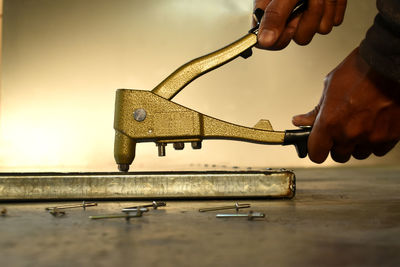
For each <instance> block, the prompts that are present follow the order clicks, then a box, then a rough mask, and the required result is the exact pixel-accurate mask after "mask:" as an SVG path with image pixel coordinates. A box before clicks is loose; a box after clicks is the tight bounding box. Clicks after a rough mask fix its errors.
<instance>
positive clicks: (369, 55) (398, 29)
mask: <svg viewBox="0 0 400 267" xmlns="http://www.w3.org/2000/svg"><path fill="white" fill-rule="evenodd" d="M377 7H378V10H379V13H378V15H377V16H376V17H375V21H374V25H372V27H371V28H370V29H369V30H368V32H367V35H366V37H365V39H364V40H363V41H362V42H361V45H360V54H361V56H362V57H363V58H364V59H365V60H366V61H367V62H368V64H369V65H370V66H371V67H372V68H374V69H375V70H377V71H378V72H380V73H382V74H383V75H385V76H387V77H389V78H391V79H393V80H395V81H397V82H398V83H400V0H377Z"/></svg>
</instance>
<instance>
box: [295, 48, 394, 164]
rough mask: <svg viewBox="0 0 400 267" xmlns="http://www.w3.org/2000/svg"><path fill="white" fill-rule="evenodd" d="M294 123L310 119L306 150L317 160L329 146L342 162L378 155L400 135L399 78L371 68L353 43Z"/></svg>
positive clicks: (305, 124)
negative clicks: (312, 103) (318, 95)
mask: <svg viewBox="0 0 400 267" xmlns="http://www.w3.org/2000/svg"><path fill="white" fill-rule="evenodd" d="M293 124H294V125H296V126H312V125H313V129H312V131H311V134H310V137H309V139H308V153H309V157H310V159H311V160H312V161H314V162H316V163H322V162H324V161H325V159H326V158H327V156H328V154H329V152H330V153H331V157H332V159H333V160H334V161H337V162H341V163H344V162H346V161H348V160H349V159H350V157H351V156H353V157H354V158H356V159H365V158H367V157H368V156H369V155H371V153H373V154H375V155H376V156H383V155H385V154H386V153H387V152H389V151H390V150H391V149H392V148H393V147H394V146H395V145H396V143H397V142H398V141H399V140H400V84H398V83H396V82H394V81H392V80H389V79H387V78H386V77H383V76H382V75H381V74H379V73H377V72H376V71H374V70H373V69H371V67H370V66H369V65H368V64H367V63H366V62H365V61H364V59H362V58H361V56H360V55H359V53H358V48H357V49H355V50H354V51H353V52H352V53H351V54H350V55H349V56H348V57H347V58H346V59H345V60H344V61H343V62H342V63H341V64H340V65H339V66H338V67H337V68H336V69H334V70H333V71H332V72H331V73H329V74H328V76H327V77H326V79H325V88H324V90H323V93H322V97H321V100H320V102H319V104H318V106H316V107H315V109H314V110H312V111H310V112H309V113H307V114H303V115H297V116H295V117H293Z"/></svg>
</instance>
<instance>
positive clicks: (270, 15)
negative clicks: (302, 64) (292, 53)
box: [254, 0, 347, 50]
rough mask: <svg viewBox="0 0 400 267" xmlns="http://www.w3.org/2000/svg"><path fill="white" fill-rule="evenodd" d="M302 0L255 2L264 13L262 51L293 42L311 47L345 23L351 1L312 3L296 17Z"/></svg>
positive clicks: (261, 30) (329, 0) (261, 32)
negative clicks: (295, 9) (315, 36)
mask: <svg viewBox="0 0 400 267" xmlns="http://www.w3.org/2000/svg"><path fill="white" fill-rule="evenodd" d="M298 1H299V0H254V9H257V8H261V9H262V10H264V11H265V12H264V15H263V18H262V20H261V22H260V28H259V33H258V44H257V47H258V48H262V49H268V50H280V49H283V48H285V47H286V46H287V45H288V44H289V43H290V41H291V40H292V39H293V40H294V41H295V42H296V43H297V44H299V45H307V44H309V43H310V42H311V40H312V38H313V37H314V35H315V34H316V33H320V34H328V33H329V32H331V30H332V28H333V27H334V26H338V25H340V24H341V23H342V21H343V17H344V13H345V10H346V4H347V0H308V6H307V9H306V10H305V11H304V12H303V13H301V14H299V15H297V16H295V17H294V18H292V19H291V20H290V21H289V22H288V19H289V16H290V15H291V13H292V11H293V9H294V7H295V6H296V4H297V2H298Z"/></svg>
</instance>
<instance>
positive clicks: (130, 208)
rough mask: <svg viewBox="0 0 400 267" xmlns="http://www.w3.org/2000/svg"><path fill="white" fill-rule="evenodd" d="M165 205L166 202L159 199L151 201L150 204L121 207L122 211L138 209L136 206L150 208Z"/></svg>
mask: <svg viewBox="0 0 400 267" xmlns="http://www.w3.org/2000/svg"><path fill="white" fill-rule="evenodd" d="M165 206H167V203H166V202H161V201H153V202H152V203H151V204H146V205H140V206H134V207H128V208H123V209H122V211H125V210H132V209H138V208H150V207H153V209H155V210H156V209H157V208H158V207H165Z"/></svg>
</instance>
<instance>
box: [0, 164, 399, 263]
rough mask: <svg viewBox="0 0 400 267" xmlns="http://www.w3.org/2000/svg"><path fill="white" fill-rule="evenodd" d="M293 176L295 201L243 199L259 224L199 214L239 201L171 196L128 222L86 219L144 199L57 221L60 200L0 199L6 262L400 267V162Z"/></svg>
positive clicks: (0, 257)
mask: <svg viewBox="0 0 400 267" xmlns="http://www.w3.org/2000/svg"><path fill="white" fill-rule="evenodd" d="M295 173H296V175H297V195H296V197H295V198H294V199H292V200H266V201H261V200H256V201H255V200H242V201H241V202H242V203H251V204H252V209H253V210H255V211H262V212H265V213H266V214H267V218H266V219H261V220H257V221H247V220H244V219H216V218H215V214H216V212H208V213H199V212H198V211H197V210H198V208H200V207H207V206H216V205H225V204H231V203H233V201H168V203H167V205H168V206H167V207H165V208H160V209H158V210H151V211H150V212H148V213H147V214H145V215H144V217H142V218H134V219H132V220H131V222H130V223H127V222H125V220H124V219H109V220H97V221H92V220H89V219H88V216H89V215H95V214H103V213H118V212H119V210H120V208H121V207H126V206H131V205H135V204H138V203H139V202H128V201H123V202H121V201H118V202H100V203H99V206H98V207H92V208H88V209H87V210H86V211H83V210H79V209H76V210H70V211H67V215H66V216H64V217H60V218H55V217H52V216H51V215H49V214H47V213H46V212H45V210H44V208H45V207H47V206H54V205H55V204H56V203H54V202H53V203H0V207H6V208H7V210H8V215H7V216H6V217H0V266H74V265H75V266H400V253H399V252H400V186H399V185H400V166H397V167H390V168H389V167H387V168H363V169H361V168H338V169H336V168H332V169H298V170H295ZM140 203H143V202H140Z"/></svg>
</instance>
